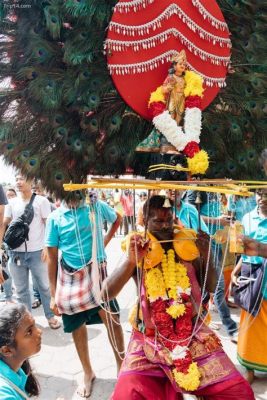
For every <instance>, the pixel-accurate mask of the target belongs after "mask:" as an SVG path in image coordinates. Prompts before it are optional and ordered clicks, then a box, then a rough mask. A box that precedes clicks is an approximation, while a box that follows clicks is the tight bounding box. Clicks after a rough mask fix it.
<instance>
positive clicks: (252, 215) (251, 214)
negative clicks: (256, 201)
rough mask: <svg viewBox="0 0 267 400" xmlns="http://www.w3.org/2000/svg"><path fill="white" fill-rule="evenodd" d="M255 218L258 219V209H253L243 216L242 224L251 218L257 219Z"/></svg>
mask: <svg viewBox="0 0 267 400" xmlns="http://www.w3.org/2000/svg"><path fill="white" fill-rule="evenodd" d="M257 217H258V209H257V207H255V208H253V209H252V210H251V211H249V212H247V213H246V214H245V215H244V216H243V218H242V224H244V223H245V222H247V221H249V220H250V219H251V218H257Z"/></svg>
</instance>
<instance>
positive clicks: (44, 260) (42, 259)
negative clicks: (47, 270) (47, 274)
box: [41, 247, 48, 263]
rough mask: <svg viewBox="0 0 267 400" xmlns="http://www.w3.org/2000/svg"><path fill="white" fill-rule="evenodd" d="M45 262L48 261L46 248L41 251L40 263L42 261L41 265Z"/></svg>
mask: <svg viewBox="0 0 267 400" xmlns="http://www.w3.org/2000/svg"><path fill="white" fill-rule="evenodd" d="M47 260H48V254H47V248H46V247H45V248H44V249H43V250H42V253H41V261H42V262H43V263H45V262H47Z"/></svg>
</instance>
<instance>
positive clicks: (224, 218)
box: [218, 215, 231, 226]
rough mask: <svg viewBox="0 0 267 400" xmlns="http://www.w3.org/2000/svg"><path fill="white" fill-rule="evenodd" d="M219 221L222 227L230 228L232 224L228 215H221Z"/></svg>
mask: <svg viewBox="0 0 267 400" xmlns="http://www.w3.org/2000/svg"><path fill="white" fill-rule="evenodd" d="M218 220H219V222H220V224H221V225H222V226H229V225H230V222H231V218H229V217H228V216H226V215H221V216H220V217H218Z"/></svg>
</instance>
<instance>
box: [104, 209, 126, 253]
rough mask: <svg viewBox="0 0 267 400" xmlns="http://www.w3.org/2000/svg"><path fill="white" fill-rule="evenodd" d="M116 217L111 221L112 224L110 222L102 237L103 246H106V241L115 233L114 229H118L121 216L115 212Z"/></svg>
mask: <svg viewBox="0 0 267 400" xmlns="http://www.w3.org/2000/svg"><path fill="white" fill-rule="evenodd" d="M116 214H117V219H116V220H115V221H114V222H113V224H111V226H110V228H109V230H108V232H107V233H106V235H105V237H104V246H105V247H106V246H107V245H108V243H109V242H110V241H111V239H112V238H113V236H114V235H115V233H116V231H117V230H118V229H119V227H120V224H121V221H122V216H121V215H120V214H119V213H117V212H116Z"/></svg>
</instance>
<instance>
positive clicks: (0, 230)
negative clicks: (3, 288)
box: [0, 206, 11, 285]
mask: <svg viewBox="0 0 267 400" xmlns="http://www.w3.org/2000/svg"><path fill="white" fill-rule="evenodd" d="M1 207H4V206H0V209H1ZM0 213H1V211H0ZM10 222H11V218H4V221H3V215H2V216H1V214H0V257H1V258H2V250H1V246H2V243H3V237H4V234H5V231H6V228H7V226H8V224H10ZM1 261H2V260H1ZM4 281H5V280H4V277H3V274H2V265H1V262H0V285H1V284H2V283H4Z"/></svg>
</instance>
